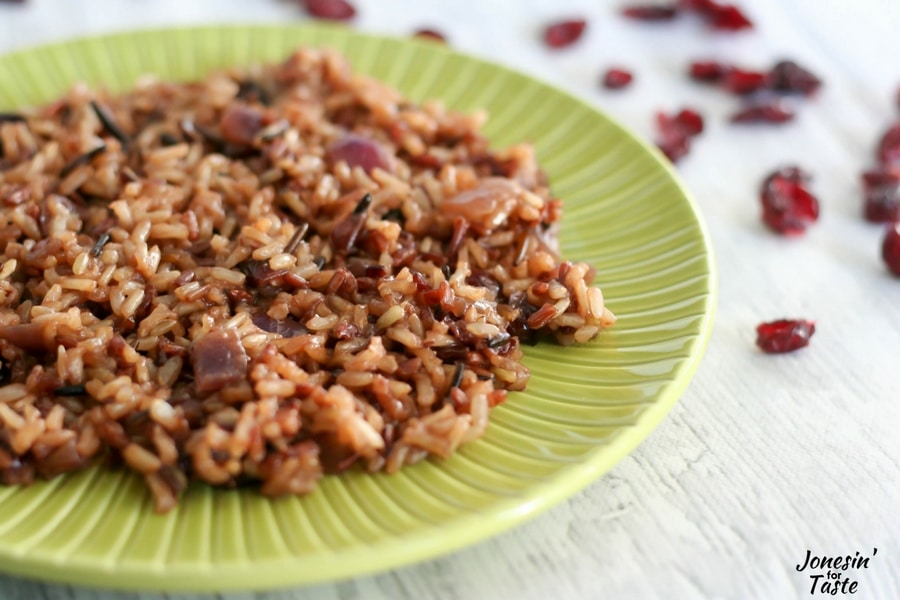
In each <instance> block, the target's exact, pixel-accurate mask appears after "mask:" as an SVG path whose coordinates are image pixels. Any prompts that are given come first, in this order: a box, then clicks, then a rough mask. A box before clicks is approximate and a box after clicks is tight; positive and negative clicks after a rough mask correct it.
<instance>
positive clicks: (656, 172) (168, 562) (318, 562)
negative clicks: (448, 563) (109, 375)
mask: <svg viewBox="0 0 900 600" xmlns="http://www.w3.org/2000/svg"><path fill="white" fill-rule="evenodd" d="M300 45H314V46H329V47H333V48H335V49H337V50H339V51H341V52H342V53H344V54H345V55H347V56H348V57H349V58H350V60H351V61H352V63H353V65H354V68H355V69H356V70H357V71H359V72H363V73H367V74H370V75H373V76H375V77H377V78H379V79H382V80H384V81H386V82H389V83H390V84H392V85H394V86H396V87H398V88H399V89H400V90H402V91H403V92H404V93H405V94H407V95H409V96H411V97H412V98H413V99H416V100H424V99H427V98H439V99H442V100H443V101H444V102H445V103H446V104H447V105H448V106H449V107H450V108H453V109H456V110H462V111H471V110H475V109H479V108H485V109H487V110H488V112H489V114H490V118H489V120H488V123H487V126H486V129H485V131H486V134H487V135H488V136H489V138H490V140H491V142H492V144H494V146H495V147H501V146H504V145H508V144H512V143H517V142H521V141H531V142H533V143H534V145H535V147H536V150H537V153H538V157H539V160H540V162H541V163H542V165H543V166H544V167H545V169H546V171H547V173H548V175H549V177H550V182H551V185H552V189H553V191H554V193H555V194H556V195H557V196H559V197H561V198H562V199H563V200H564V202H565V209H564V210H565V217H564V221H563V227H562V233H561V241H562V249H563V252H564V254H565V255H566V256H567V257H569V258H571V259H576V260H582V261H588V262H590V263H592V264H593V265H595V266H596V268H597V272H598V275H597V284H599V285H600V287H601V288H602V289H603V292H604V296H605V298H606V300H607V304H608V306H609V307H610V308H611V309H612V310H613V311H614V312H615V313H616V314H617V315H618V317H619V321H618V323H617V324H616V326H615V327H614V328H613V329H611V330H609V331H608V332H605V333H604V334H602V335H601V336H600V337H599V339H597V340H595V341H594V342H592V343H589V344H586V345H582V346H575V347H567V348H563V347H559V346H556V345H552V344H543V345H539V346H537V347H534V348H529V349H528V351H527V361H526V362H527V365H528V366H529V367H530V368H531V370H532V373H533V376H532V379H531V382H530V383H529V386H528V390H527V391H525V392H522V393H515V394H511V395H510V398H509V400H508V402H507V403H506V404H505V405H503V406H501V407H499V408H498V409H496V410H495V411H494V413H493V415H492V418H491V425H490V427H489V428H488V431H487V433H486V435H485V436H484V438H483V439H481V440H479V441H477V442H474V443H472V444H469V445H467V446H465V447H464V448H463V449H462V450H461V451H460V452H459V453H458V454H457V455H456V456H454V457H453V458H451V459H450V460H447V461H440V460H429V461H426V462H424V463H421V464H418V465H415V466H413V467H411V468H407V469H404V470H403V471H402V472H401V473H399V474H396V475H393V476H389V475H375V476H372V475H366V474H361V473H351V474H345V475H341V476H334V477H327V478H325V479H324V481H322V483H321V486H320V488H319V489H318V490H317V491H316V492H315V493H313V494H311V495H309V496H307V497H304V498H297V497H291V498H280V499H277V500H270V499H267V498H263V497H261V496H259V495H258V494H257V493H255V492H254V491H252V490H239V491H222V490H213V489H211V488H208V487H206V486H202V485H194V486H192V487H191V488H190V489H189V491H188V493H187V495H186V497H185V498H184V499H183V501H182V503H181V505H180V506H179V508H178V509H176V510H174V511H172V512H171V513H169V514H167V515H164V516H160V515H156V514H154V513H153V510H152V502H151V499H150V497H149V495H148V493H147V492H146V491H145V490H144V487H143V484H142V482H141V481H139V480H138V478H136V477H134V476H131V475H129V474H126V473H122V472H109V471H105V470H100V469H90V470H87V471H84V472H81V473H77V474H74V475H72V476H66V477H60V478H58V479H56V480H54V481H52V482H49V483H47V482H41V483H38V484H35V485H33V486H31V487H28V488H18V487H0V570H3V571H6V572H9V573H15V574H19V575H23V576H27V577H35V578H42V579H47V580H55V581H63V582H69V583H75V584H83V585H89V586H96V587H112V588H120V589H147V590H205V591H213V590H246V589H262V588H273V587H286V586H294V585H301V584H308V583H312V582H319V581H325V580H333V579H340V578H347V577H352V576H357V575H363V574H365V573H371V572H374V571H379V570H384V569H389V568H392V567H397V566H400V565H404V564H409V563H412V562H416V561H420V560H425V559H428V558H431V557H434V556H437V555H439V554H442V553H446V552H450V551H452V550H455V549H458V548H461V547H463V546H466V545H468V544H472V543H475V542H477V541H480V540H483V539H486V538H488V537H489V536H492V535H495V534H497V533H499V532H501V531H504V530H506V529H509V528H510V527H513V526H514V525H516V524H519V523H522V522H523V521H525V520H526V519H529V518H532V517H534V516H535V515H536V514H538V513H540V512H541V511H543V510H545V509H546V508H548V507H550V506H552V505H553V504H556V503H558V502H560V501H562V500H564V499H565V498H567V497H569V496H571V495H572V494H574V493H576V492H578V491H579V490H580V489H582V488H583V487H584V486H586V485H587V484H588V483H590V482H591V481H593V480H594V479H595V478H597V477H598V476H600V475H602V474H603V473H605V472H606V471H608V470H609V469H610V468H611V467H612V466H613V465H614V464H615V463H616V462H617V461H619V460H620V459H621V458H622V457H623V456H625V455H626V454H627V453H628V452H630V451H631V450H632V449H633V448H634V447H635V446H636V445H637V444H638V443H639V442H640V441H641V440H642V439H643V438H645V437H646V436H647V435H648V434H649V433H650V432H651V431H652V430H653V428H654V427H655V426H656V425H657V424H658V423H659V421H660V420H661V419H662V418H663V416H664V415H665V414H666V413H667V412H668V411H669V409H670V408H671V407H672V405H673V404H674V403H675V402H676V400H677V399H678V398H679V396H680V395H681V394H682V393H683V391H684V389H685V388H686V386H687V385H688V382H689V380H690V378H691V376H692V375H693V373H694V371H695V369H696V367H697V365H698V364H699V362H700V359H701V356H702V353H703V350H704V347H705V345H706V342H707V340H708V338H709V334H710V330H711V327H712V318H713V312H714V305H715V295H716V287H715V273H714V269H713V263H712V257H711V252H710V243H709V238H708V236H707V234H706V232H705V228H704V225H703V223H702V221H701V219H700V216H699V214H698V210H697V208H696V207H695V206H694V205H693V204H692V202H691V200H690V199H689V197H688V194H687V193H686V191H685V189H684V188H683V187H682V186H681V184H680V183H679V182H678V180H677V178H676V177H675V175H674V173H673V171H672V169H671V168H670V167H669V166H668V163H666V162H665V160H664V159H662V158H661V155H660V154H659V153H657V152H656V151H655V149H652V148H650V147H649V146H647V145H646V144H644V143H643V142H641V141H639V140H638V139H636V138H635V137H634V136H633V135H631V134H630V133H629V132H628V131H626V130H624V129H623V128H622V127H621V126H620V125H618V124H616V123H615V122H613V121H612V120H611V119H609V118H608V117H606V116H604V115H603V114H601V113H599V112H597V111H596V110H595V109H594V108H592V107H590V106H588V105H587V104H585V103H583V102H581V101H579V100H576V99H574V98H572V97H571V96H568V95H566V94H564V93H562V92H560V91H558V90H555V89H553V88H551V87H549V86H547V85H546V84H543V83H540V82H538V81H535V80H533V79H530V78H528V77H526V76H523V75H521V74H518V73H515V72H513V71H509V70H507V69H504V68H501V67H498V66H496V65H494V64H490V63H487V62H484V61H481V60H478V59H474V58H472V57H468V56H463V55H460V54H457V53H454V52H452V51H451V50H449V49H447V48H445V47H443V46H441V45H439V44H435V43H432V42H428V41H424V42H423V41H414V40H398V39H387V38H381V37H376V36H370V35H363V34H359V33H356V32H353V31H350V30H348V29H346V28H341V27H326V26H321V25H318V26H308V25H307V26H234V27H209V28H200V29H182V30H166V31H148V32H139V33H127V34H120V35H111V36H105V37H96V38H91V39H83V40H77V41H73V42H67V43H63V44H58V45H52V46H47V47H41V48H36V49H31V50H27V51H22V52H17V53H14V54H10V55H7V56H5V57H0V110H9V109H14V108H16V107H22V106H26V105H30V104H35V103H42V102H47V101H50V100H52V99H53V98H55V97H57V96H59V95H60V94H62V93H63V92H65V90H66V89H67V88H68V87H69V86H70V85H72V84H73V83H75V82H76V81H86V82H87V83H88V84H90V85H92V86H106V87H108V88H109V89H112V90H124V89H126V88H127V87H129V86H130V85H131V84H132V83H133V82H134V81H135V79H136V78H137V77H138V76H139V75H141V74H144V73H155V74H157V75H158V76H160V77H164V78H176V79H189V78H199V77H202V76H203V75H204V74H205V73H207V72H208V71H209V70H211V69H216V68H220V67H225V66H230V65H246V64H249V63H252V62H267V61H278V60H281V59H283V58H284V57H286V56H287V55H288V53H289V52H290V51H291V50H292V49H294V48H296V47H298V46H300ZM597 543H598V544H602V543H603V540H597Z"/></svg>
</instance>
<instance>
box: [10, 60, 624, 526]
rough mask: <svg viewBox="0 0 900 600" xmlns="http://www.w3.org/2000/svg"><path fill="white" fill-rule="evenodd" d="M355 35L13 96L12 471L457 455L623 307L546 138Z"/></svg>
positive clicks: (370, 465)
mask: <svg viewBox="0 0 900 600" xmlns="http://www.w3.org/2000/svg"><path fill="white" fill-rule="evenodd" d="M483 120H484V115H482V114H475V115H462V114H456V113H453V112H448V111H446V110H445V109H444V107H443V106H442V105H441V104H440V103H438V102H426V103H424V104H422V105H416V104H413V103H412V102H410V101H409V100H406V99H404V98H403V97H402V96H401V95H400V94H399V93H398V92H397V91H395V90H393V89H391V88H390V87H387V86H386V85H384V84H382V83H379V82H377V81H374V80H372V79H369V78H366V77H362V76H358V75H354V74H353V73H352V72H351V70H350V67H349V65H348V63H347V62H346V61H345V60H344V58H343V57H341V56H340V55H338V54H336V53H334V52H332V51H328V50H317V49H300V50H299V51H297V52H296V53H294V54H293V55H292V56H290V57H289V58H288V59H287V60H286V61H285V62H283V63H282V64H276V65H269V66H264V67H254V68H248V69H243V70H233V71H228V72H216V73H212V74H211V75H209V76H208V77H207V78H206V79H205V80H204V81H202V82H194V83H187V84H185V83H171V82H160V81H157V80H155V79H152V78H145V79H143V80H141V81H140V82H139V83H138V84H137V85H136V87H135V88H134V89H133V90H131V91H129V92H127V93H125V94H122V95H115V96H113V95H109V94H105V93H100V92H95V91H91V90H90V89H88V88H87V87H85V86H79V87H76V88H74V89H73V90H71V92H70V93H69V94H68V95H66V96H65V97H63V98H61V99H59V100H58V101H56V102H53V103H52V104H49V105H47V106H43V107H38V108H33V109H26V110H24V111H22V112H20V113H4V114H0V144H2V155H0V213H2V221H0V248H2V249H3V250H2V254H3V255H2V258H0V482H2V483H3V484H6V485H16V484H28V483H31V482H32V481H34V480H35V478H36V477H43V478H52V477H54V476H57V475H59V474H61V473H65V472H69V471H73V470H76V469H81V468H84V467H86V466H88V465H90V464H94V463H96V462H98V461H102V462H105V463H106V464H108V465H112V466H115V465H122V464H124V465H125V466H127V467H128V468H130V469H133V470H134V471H137V472H138V473H140V474H141V475H142V476H143V477H144V480H145V481H146V483H147V485H148V486H149V488H150V489H151V490H152V493H153V496H154V498H155V507H156V510H157V511H159V512H165V511H168V510H170V509H172V508H173V507H174V506H175V505H176V504H177V500H178V497H179V495H180V494H181V492H182V491H183V490H184V489H185V488H186V487H187V485H188V482H189V481H190V480H199V481H203V482H206V483H208V484H211V485H215V486H225V487H231V486H236V485H243V484H248V483H252V484H256V485H258V486H259V487H260V490H261V492H262V493H263V494H265V495H269V496H277V495H281V494H305V493H308V492H310V491H312V490H313V489H314V488H315V486H316V482H317V480H318V479H319V478H321V477H322V476H323V473H336V472H342V471H345V470H347V469H350V468H351V467H352V468H358V469H364V470H366V471H369V472H375V471H380V470H385V471H387V472H394V471H396V470H398V469H400V468H401V467H403V466H404V465H407V464H411V463H414V462H416V461H419V460H421V459H423V458H425V457H426V456H428V455H436V456H439V457H447V456H449V455H451V454H452V453H453V452H454V451H455V450H456V449H457V448H458V447H459V446H460V445H461V444H464V443H466V442H469V441H471V440H474V439H476V438H477V437H479V436H480V435H482V433H483V432H484V430H485V427H486V426H487V423H488V415H489V413H490V411H491V409H492V408H493V407H494V406H496V405H498V404H500V403H501V402H503V401H504V400H505V399H506V395H507V391H508V390H521V389H523V388H524V387H525V385H526V383H527V381H528V377H529V373H528V370H527V369H526V368H525V367H524V366H523V365H522V363H521V357H522V350H521V347H520V345H521V344H522V343H530V342H533V341H535V340H536V339H537V338H538V337H542V336H543V337H550V338H555V339H556V340H557V341H558V342H560V343H562V344H570V343H573V342H586V341H588V340H590V339H592V338H594V337H595V336H596V335H597V334H598V333H599V332H600V331H601V330H603V329H604V328H605V327H608V326H610V325H612V324H613V322H614V321H615V317H614V316H613V315H612V313H611V312H610V311H609V310H608V309H607V308H605V306H604V300H603V296H602V294H601V292H600V290H599V289H598V288H596V287H591V286H590V283H591V281H592V279H593V277H594V271H593V269H592V268H591V267H590V266H589V265H587V264H583V263H572V262H567V261H564V260H562V259H561V257H560V256H559V254H558V251H557V246H556V242H555V239H556V229H557V225H558V221H559V219H560V215H561V208H562V206H561V202H560V200H559V199H556V198H554V197H552V195H551V193H550V190H549V189H548V185H547V180H546V177H545V175H544V174H543V173H542V171H541V170H540V169H539V167H538V165H537V164H536V163H535V157H534V153H533V150H532V148H531V147H530V146H529V145H524V144H523V145H518V146H514V147H510V148H507V149H504V150H498V151H492V150H491V149H489V147H488V142H487V140H486V139H485V137H484V136H483V135H482V134H481V133H480V127H481V124H482V122H483Z"/></svg>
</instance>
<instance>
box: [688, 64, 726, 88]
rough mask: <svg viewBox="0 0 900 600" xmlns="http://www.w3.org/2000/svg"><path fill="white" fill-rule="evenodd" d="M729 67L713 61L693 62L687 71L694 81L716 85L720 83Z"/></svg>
mask: <svg viewBox="0 0 900 600" xmlns="http://www.w3.org/2000/svg"><path fill="white" fill-rule="evenodd" d="M729 68H730V67H729V66H728V65H725V64H722V63H720V62H715V61H694V62H692V63H691V66H690V68H689V70H688V72H689V74H690V76H691V79H693V80H694V81H706V82H709V83H718V82H720V81H722V78H723V77H725V74H726V73H727V72H728V70H729Z"/></svg>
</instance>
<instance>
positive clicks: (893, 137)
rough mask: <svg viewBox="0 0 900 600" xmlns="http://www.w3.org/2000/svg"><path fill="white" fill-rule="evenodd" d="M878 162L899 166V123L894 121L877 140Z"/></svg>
mask: <svg viewBox="0 0 900 600" xmlns="http://www.w3.org/2000/svg"><path fill="white" fill-rule="evenodd" d="M878 162H879V163H881V164H882V165H885V166H900V123H894V124H893V125H891V127H890V129H888V130H887V131H885V132H884V135H883V136H881V140H880V141H879V142H878Z"/></svg>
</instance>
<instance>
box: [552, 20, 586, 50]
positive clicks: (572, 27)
mask: <svg viewBox="0 0 900 600" xmlns="http://www.w3.org/2000/svg"><path fill="white" fill-rule="evenodd" d="M586 27H587V21H585V20H584V19H570V20H566V21H557V22H555V23H551V24H550V25H547V27H546V28H544V43H545V44H546V45H547V46H549V47H550V48H565V47H566V46H571V45H572V44H574V43H575V42H577V41H578V39H579V38H580V37H581V36H582V34H584V30H585V28H586Z"/></svg>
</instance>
